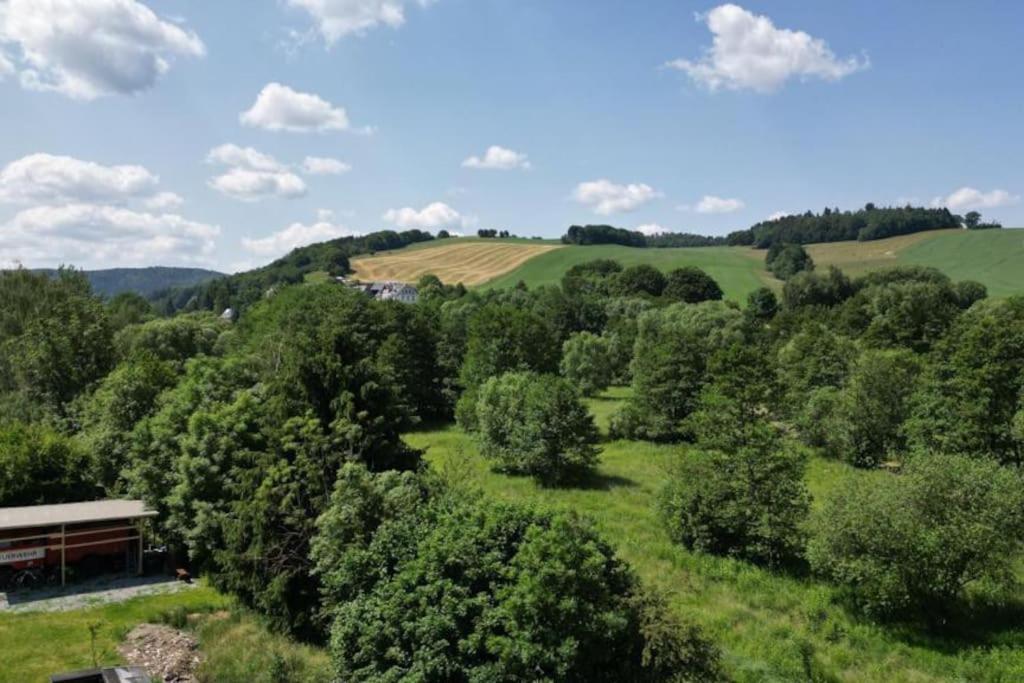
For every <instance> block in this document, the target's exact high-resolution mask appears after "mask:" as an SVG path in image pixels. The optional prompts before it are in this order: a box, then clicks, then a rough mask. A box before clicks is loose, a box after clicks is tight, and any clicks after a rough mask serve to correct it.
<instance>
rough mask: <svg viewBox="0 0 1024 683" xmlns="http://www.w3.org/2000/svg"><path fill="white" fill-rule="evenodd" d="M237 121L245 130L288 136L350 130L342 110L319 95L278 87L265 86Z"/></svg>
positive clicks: (274, 84) (346, 114) (284, 86)
mask: <svg viewBox="0 0 1024 683" xmlns="http://www.w3.org/2000/svg"><path fill="white" fill-rule="evenodd" d="M238 118H239V120H240V121H241V122H242V123H243V124H244V125H246V126H252V127H254V128H263V129H265V130H270V131H287V132H290V133H323V132H327V131H332V130H348V129H349V128H350V123H349V120H348V113H347V112H346V111H345V108H344V107H336V106H334V105H333V104H331V103H330V102H328V101H327V100H325V99H323V98H322V97H320V96H319V95H315V94H313V93H304V92H299V91H297V90H292V89H291V88H289V87H288V86H286V85H281V84H280V83H268V84H267V85H265V86H264V87H263V90H261V91H260V93H259V95H257V96H256V101H255V102H254V103H253V105H252V107H250V108H249V109H248V110H247V111H244V112H242V113H241V114H240V115H239V117H238Z"/></svg>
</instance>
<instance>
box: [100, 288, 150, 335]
mask: <svg viewBox="0 0 1024 683" xmlns="http://www.w3.org/2000/svg"><path fill="white" fill-rule="evenodd" d="M155 315H156V313H155V312H154V311H153V307H152V306H151V305H150V303H149V301H147V300H146V299H145V298H143V297H142V295H140V294H136V293H135V292H121V293H120V294H118V295H117V296H115V297H114V298H112V299H111V300H110V301H108V302H107V317H108V318H109V319H110V326H111V328H113V329H114V330H115V331H116V330H120V329H122V328H124V327H127V326H128V325H138V324H139V323H144V322H146V321H147V320H152V319H153V318H154V317H155Z"/></svg>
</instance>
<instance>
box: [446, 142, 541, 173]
mask: <svg viewBox="0 0 1024 683" xmlns="http://www.w3.org/2000/svg"><path fill="white" fill-rule="evenodd" d="M462 166H463V167H464V168H478V169H491V170H496V171H511V170H513V169H517V168H521V169H523V170H528V169H529V168H530V160H529V159H528V158H527V156H526V155H525V154H522V153H520V152H516V151H513V150H511V149H507V148H505V147H499V146H498V145H492V146H490V147H488V148H487V151H486V152H484V155H483V156H471V157H469V158H468V159H466V160H465V161H463V162H462Z"/></svg>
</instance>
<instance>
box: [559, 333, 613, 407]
mask: <svg viewBox="0 0 1024 683" xmlns="http://www.w3.org/2000/svg"><path fill="white" fill-rule="evenodd" d="M612 369H613V368H612V364H611V358H610V353H609V344H608V340H607V339H605V338H604V337H599V336H597V335H596V334H593V333H591V332H577V333H576V334H574V335H572V336H571V337H569V339H568V340H567V341H566V342H565V344H563V345H562V363H561V372H562V376H563V377H565V378H566V379H567V380H569V381H570V382H571V383H572V384H573V385H574V386H575V387H576V388H577V389H579V392H580V393H581V394H582V395H584V396H593V395H594V394H596V393H598V392H600V391H604V390H605V389H607V388H608V385H609V384H611V382H612Z"/></svg>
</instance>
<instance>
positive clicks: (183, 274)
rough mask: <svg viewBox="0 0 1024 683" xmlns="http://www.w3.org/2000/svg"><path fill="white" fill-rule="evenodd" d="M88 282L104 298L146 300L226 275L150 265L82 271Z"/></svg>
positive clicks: (44, 271)
mask: <svg viewBox="0 0 1024 683" xmlns="http://www.w3.org/2000/svg"><path fill="white" fill-rule="evenodd" d="M37 272H41V273H46V274H47V275H51V276H55V275H56V274H57V270H56V269H52V268H46V269H38V270H37ZM82 272H83V274H84V275H85V277H86V278H87V279H88V280H89V284H90V285H91V286H92V290H93V291H94V292H96V293H97V294H99V295H100V296H104V297H113V296H117V295H118V294H121V293H123V292H131V293H134V294H140V295H142V296H145V297H149V296H153V295H154V294H157V293H158V292H162V291H164V290H167V289H170V288H172V287H191V286H193V285H197V284H199V283H202V282H205V281H207V280H212V279H214V278H219V277H224V273H218V272H217V271H215V270H207V269H205V268H175V267H166V266H149V267H146V268H104V269H101V270H85V271H82Z"/></svg>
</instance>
